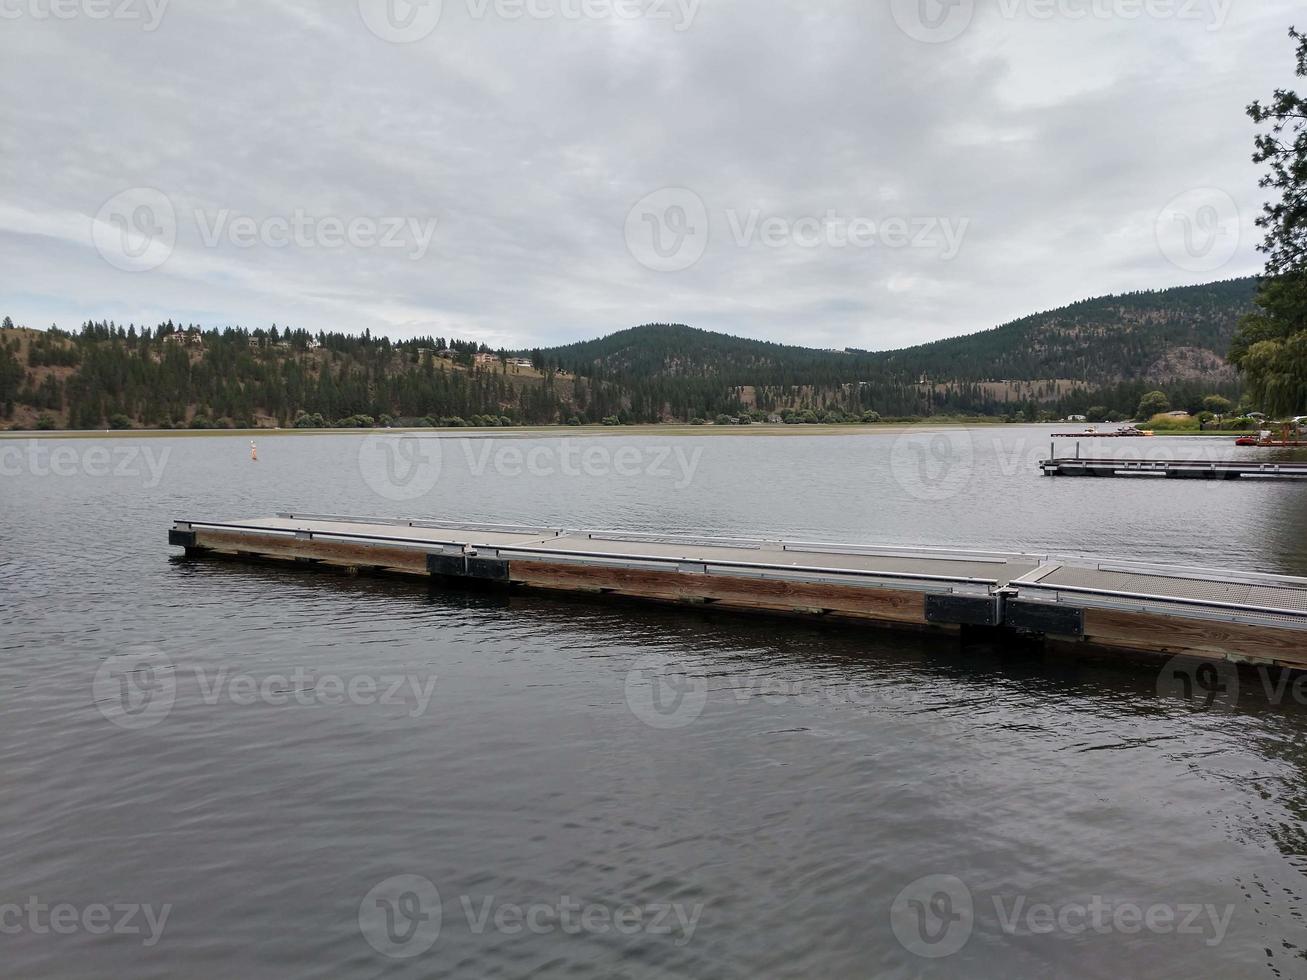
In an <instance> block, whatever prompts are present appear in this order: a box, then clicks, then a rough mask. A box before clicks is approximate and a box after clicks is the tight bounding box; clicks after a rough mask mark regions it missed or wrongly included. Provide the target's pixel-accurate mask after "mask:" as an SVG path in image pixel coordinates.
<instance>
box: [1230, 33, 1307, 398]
mask: <svg viewBox="0 0 1307 980" xmlns="http://www.w3.org/2000/svg"><path fill="white" fill-rule="evenodd" d="M1289 36H1290V37H1291V38H1292V39H1293V40H1294V41H1296V42H1297V44H1298V50H1297V74H1298V76H1299V77H1300V78H1302V77H1307V36H1304V35H1303V34H1301V33H1300V32H1299V31H1297V30H1295V29H1293V28H1290V30H1289ZM1248 115H1249V116H1250V117H1251V118H1252V120H1253V121H1254V122H1255V123H1257V124H1259V125H1265V124H1269V126H1270V128H1269V130H1268V131H1267V132H1264V133H1259V134H1258V135H1257V138H1256V151H1255V152H1254V154H1253V161H1254V162H1255V163H1259V164H1265V165H1266V166H1267V168H1268V172H1267V174H1266V175H1265V176H1264V177H1263V178H1262V180H1261V186H1262V187H1264V188H1267V189H1269V190H1272V191H1274V192H1275V194H1276V199H1275V200H1272V201H1270V202H1268V203H1267V204H1266V205H1265V207H1264V208H1263V212H1262V215H1261V217H1259V218H1258V219H1257V224H1258V225H1259V226H1260V227H1262V228H1264V229H1265V230H1266V238H1265V240H1264V241H1263V242H1262V245H1261V250H1262V251H1263V252H1265V253H1266V275H1267V278H1266V279H1265V280H1264V281H1263V283H1262V288H1261V290H1260V292H1259V293H1258V297H1257V306H1258V310H1257V311H1256V312H1254V313H1251V314H1249V316H1248V317H1247V318H1245V319H1244V321H1243V322H1242V323H1241V324H1240V329H1239V332H1238V334H1237V335H1236V337H1235V339H1234V342H1233V343H1232V345H1231V347H1230V360H1231V362H1232V363H1233V364H1235V365H1236V366H1237V367H1238V368H1239V370H1240V371H1241V372H1242V373H1243V375H1244V377H1245V378H1246V380H1247V384H1248V389H1249V392H1250V394H1251V395H1252V396H1253V397H1254V398H1255V399H1256V400H1257V401H1258V402H1259V403H1260V404H1261V405H1262V406H1263V407H1264V409H1265V410H1266V411H1268V412H1270V413H1272V414H1278V415H1292V414H1295V413H1300V412H1302V411H1304V410H1305V409H1307V99H1304V98H1303V97H1302V96H1300V95H1298V94H1297V93H1296V92H1293V91H1290V90H1288V89H1277V90H1276V91H1275V94H1274V95H1273V96H1272V98H1271V101H1270V102H1268V103H1266V104H1263V103H1261V102H1254V103H1253V104H1252V105H1250V106H1249V107H1248Z"/></svg>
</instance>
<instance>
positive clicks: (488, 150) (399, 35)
mask: <svg viewBox="0 0 1307 980" xmlns="http://www.w3.org/2000/svg"><path fill="white" fill-rule="evenodd" d="M1296 6H1298V5H1296V4H1295V3H1292V2H1290V0H975V3H974V5H973V4H972V3H970V2H969V0H951V2H945V3H943V4H941V0H825V2H823V0H443V4H442V3H440V2H439V0H427V2H426V3H425V4H417V5H410V4H408V3H407V2H405V0H336V2H331V3H326V2H316V0H261V2H260V0H203V2H201V0H173V2H171V3H164V2H163V0H0V56H2V57H0V270H3V271H2V272H0V277H2V278H0V314H3V313H8V314H10V315H12V316H13V317H14V319H15V320H16V321H18V322H19V323H24V324H26V325H29V326H34V327H45V326H48V325H49V324H50V323H51V322H56V323H58V324H59V325H60V326H63V327H67V328H73V327H76V325H77V324H79V323H80V322H81V321H83V320H85V319H88V318H94V319H114V320H117V321H118V322H120V323H128V322H135V323H136V324H138V325H139V324H143V323H149V324H154V323H155V322H157V321H160V320H163V319H167V318H170V317H171V318H172V319H174V320H181V321H185V322H191V321H195V322H199V323H202V324H204V325H205V326H209V327H212V326H224V325H231V324H239V325H243V326H246V327H250V328H253V327H258V326H265V327H266V326H269V325H270V324H272V323H274V322H275V323H277V324H280V325H291V326H295V327H303V328H307V329H309V330H312V331H315V332H316V331H317V330H344V331H362V330H363V329H364V328H365V327H367V328H370V329H371V330H372V331H373V332H374V333H378V332H379V333H386V334H388V335H390V336H392V337H396V338H400V337H408V336H414V335H419V334H427V333H430V334H436V335H442V336H449V335H454V336H458V337H463V338H469V339H480V340H484V341H485V342H487V343H490V344H491V345H492V346H501V345H502V346H508V347H529V346H537V345H539V346H545V345H550V344H554V343H559V342H567V341H571V340H576V339H583V338H588V337H592V336H597V335H600V334H605V333H611V332H613V331H615V330H620V329H624V328H626V327H630V326H634V325H637V324H640V323H646V322H651V321H673V322H683V323H689V324H692V325H694V326H699V327H704V328H707V329H712V330H721V331H726V332H730V333H736V334H741V335H746V336H751V337H759V338H764V339H770V340H779V341H785V342H790V343H799V344H805V345H810V346H817V347H845V346H857V347H866V348H872V349H885V348H892V347H901V346H906V345H909V344H913V343H918V342H922V341H926V340H933V339H937V338H940V337H944V336H950V335H955V334H960V333H968V332H972V331H975V330H981V329H986V328H988V327H991V326H994V325H996V324H998V323H1001V322H1004V321H1006V320H1009V319H1013V318H1016V317H1018V316H1022V315H1024V314H1026V313H1031V312H1035V311H1038V310H1042V309H1047V308H1051V307H1055V306H1060V305H1062V304H1064V303H1067V302H1070V301H1072V300H1075V299H1079V298H1084V297H1087V296H1092V295H1098V294H1102V293H1107V292H1119V291H1124V290H1133V289H1145V288H1152V287H1163V286H1171V285H1179V284H1185V283H1197V282H1206V281H1211V280H1214V279H1224V278H1230V277H1233V276H1240V275H1248V274H1253V273H1255V272H1257V271H1259V270H1260V267H1261V263H1260V260H1259V256H1258V253H1257V252H1256V245H1257V242H1258V240H1259V234H1258V229H1256V228H1255V226H1254V224H1253V221H1254V219H1255V218H1256V216H1257V213H1258V211H1259V209H1260V205H1261V202H1262V200H1263V192H1262V191H1261V190H1260V189H1259V188H1258V187H1257V177H1258V170H1257V168H1256V167H1254V166H1253V164H1252V163H1251V159H1250V157H1251V147H1252V137H1253V132H1254V128H1253V126H1252V124H1251V122H1250V121H1249V120H1248V119H1247V118H1246V117H1245V115H1244V113H1243V109H1244V106H1245V105H1246V104H1247V103H1248V102H1249V101H1251V100H1252V99H1254V98H1259V97H1261V98H1264V97H1266V96H1268V95H1269V94H1270V92H1271V91H1272V89H1273V88H1274V87H1275V86H1277V85H1292V84H1293V83H1294V78H1293V74H1292V68H1293V47H1292V43H1291V42H1290V40H1289V39H1288V38H1287V36H1286V29H1287V28H1288V27H1289V25H1290V24H1291V23H1293V15H1294V12H1295V9H1294V8H1295V7H1296ZM1298 9H1299V11H1300V10H1301V7H1298ZM1299 26H1307V25H1303V24H1300V25H1299Z"/></svg>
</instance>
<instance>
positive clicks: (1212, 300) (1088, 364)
mask: <svg viewBox="0 0 1307 980" xmlns="http://www.w3.org/2000/svg"><path fill="white" fill-rule="evenodd" d="M1256 291H1257V280H1256V279H1254V278H1247V279H1231V280H1227V281H1225V282H1217V283H1211V284H1208V285H1203V286H1181V287H1177V288H1175V289H1164V290H1155V291H1147V292H1137V293H1127V294H1124V295H1120V296H1104V297H1099V298H1096V299H1087V300H1082V301H1081V302H1078V303H1073V304H1072V305H1070V306H1066V307H1063V308H1061V309H1057V310H1050V311H1048V312H1045V313H1036V314H1034V315H1032V316H1027V317H1024V318H1022V319H1020V320H1015V321H1013V322H1012V323H1007V324H1004V325H1003V326H1000V327H995V328H994V329H992V330H986V331H983V332H981V333H975V334H969V335H967V336H964V337H953V338H950V339H948V340H940V341H935V342H934V343H930V344H922V345H920V346H917V347H908V348H904V349H902V350H896V351H886V352H879V353H873V352H869V351H861V350H857V349H854V348H847V349H843V350H839V351H827V350H814V349H812V348H807V347H794V346H787V345H784V344H772V343H766V342H763V341H758V340H749V339H747V338H742V337H731V336H727V335H725V334H717V333H710V332H708V331H706V330H696V329H694V328H692V327H687V326H682V325H679V324H649V325H647V326H643V327H635V328H633V329H630V330H623V331H620V332H619V333H615V334H612V335H610V336H607V337H602V338H600V339H598V340H588V341H584V342H582V343H577V344H570V345H568V346H565V347H554V348H550V349H547V350H544V351H538V352H535V353H536V354H538V355H541V356H543V357H544V359H545V360H546V361H547V362H549V363H552V364H555V365H557V366H559V367H562V368H565V369H567V370H570V371H574V372H577V373H580V374H582V375H586V376H595V377H607V378H630V379H638V378H645V379H649V378H654V377H666V378H714V379H722V380H724V381H725V382H726V383H727V384H729V385H736V384H754V385H798V384H823V383H825V384H839V383H842V382H848V381H864V380H868V379H870V378H877V379H884V380H888V381H893V382H897V383H899V384H915V383H918V382H921V381H922V380H923V379H927V378H928V379H930V380H931V381H935V382H940V383H944V382H980V381H1004V380H1022V381H1040V380H1045V379H1053V378H1064V379H1076V380H1080V381H1084V382H1088V383H1091V384H1096V385H1111V384H1115V383H1117V382H1121V381H1130V380H1158V381H1163V380H1170V379H1173V378H1181V379H1183V378H1187V377H1198V376H1200V375H1209V376H1210V375H1211V374H1212V373H1213V372H1214V373H1216V374H1218V375H1219V376H1220V377H1221V379H1222V380H1231V379H1232V378H1233V374H1232V372H1231V371H1230V369H1229V367H1228V365H1226V364H1225V353H1226V351H1227V350H1228V349H1229V346H1230V340H1231V338H1232V337H1233V336H1234V331H1235V329H1236V327H1237V325H1238V321H1239V318H1240V317H1241V316H1243V315H1244V314H1245V313H1247V312H1248V311H1249V310H1250V309H1251V308H1252V305H1253V297H1254V295H1255V294H1256ZM1195 365H1199V366H1200V370H1198V371H1195V370H1194V366H1195Z"/></svg>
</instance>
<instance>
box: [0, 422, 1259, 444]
mask: <svg viewBox="0 0 1307 980" xmlns="http://www.w3.org/2000/svg"><path fill="white" fill-rule="evenodd" d="M1073 424H1074V423H1073ZM996 428H1004V429H1007V428H1010V429H1027V428H1041V429H1048V430H1050V434H1051V432H1052V431H1056V430H1059V429H1063V430H1065V429H1066V428H1067V423H1065V422H1003V421H1000V420H997V419H996V420H995V421H993V422H977V421H974V420H968V421H965V422H947V421H938V422H926V421H923V422H890V423H871V424H865V425H861V424H860V425H848V424H822V423H818V424H816V425H775V424H762V423H759V424H754V425H689V424H685V423H677V424H666V425H514V426H497V427H491V426H451V427H445V428H433V427H429V426H419V427H412V428H401V427H398V426H396V427H392V428H384V429H382V428H372V429H352V428H341V429H295V428H287V429H105V430H101V429H89V430H74V431H69V430H67V429H46V430H39V429H22V430H12V429H6V430H2V431H0V439H104V438H106V437H108V438H122V439H138V438H149V439H162V438H170V437H171V438H179V439H190V438H212V437H220V436H226V437H229V438H230V437H236V436H239V437H241V438H254V439H268V438H273V437H277V436H297V437H299V436H342V435H362V436H368V435H380V434H383V433H391V434H394V435H408V434H415V433H416V434H422V433H429V434H431V435H438V436H441V437H446V438H449V437H465V438H486V437H499V438H505V437H513V436H518V435H552V436H562V435H568V434H578V435H584V436H622V435H634V436H652V435H670V436H706V437H717V438H724V437H728V436H769V435H770V436H781V437H785V438H789V437H794V436H838V435H862V436H874V435H903V434H904V433H908V432H931V431H942V430H950V429H953V430H956V429H982V430H989V429H996ZM1241 435H1248V433H1247V432H1245V431H1234V430H1215V431H1214V430H1211V429H1209V430H1207V431H1206V432H1193V431H1185V430H1177V431H1171V432H1157V433H1156V435H1155V438H1162V437H1167V438H1175V437H1178V436H1189V437H1204V438H1205V437H1212V436H1216V437H1226V436H1231V437H1234V436H1241ZM1081 438H1083V439H1085V440H1089V439H1092V438H1093V436H1082V437H1081Z"/></svg>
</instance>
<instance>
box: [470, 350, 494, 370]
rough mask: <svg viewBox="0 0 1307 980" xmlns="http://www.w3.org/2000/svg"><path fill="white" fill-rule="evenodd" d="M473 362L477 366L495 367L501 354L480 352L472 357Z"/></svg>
mask: <svg viewBox="0 0 1307 980" xmlns="http://www.w3.org/2000/svg"><path fill="white" fill-rule="evenodd" d="M472 362H473V363H474V364H475V365H476V366H477V367H493V366H494V365H496V364H498V363H499V355H498V354H486V353H480V354H477V355H476V356H475V357H473V358H472Z"/></svg>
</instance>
